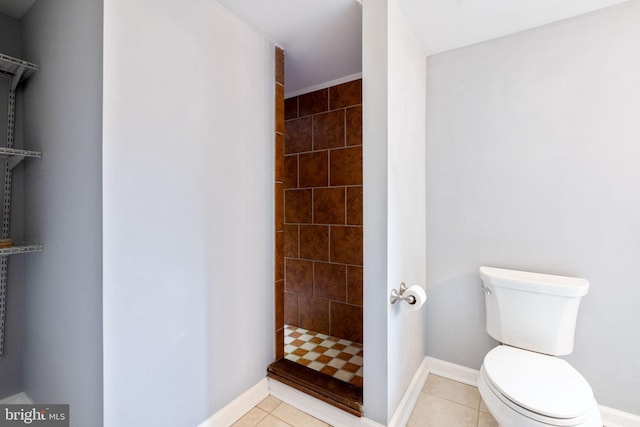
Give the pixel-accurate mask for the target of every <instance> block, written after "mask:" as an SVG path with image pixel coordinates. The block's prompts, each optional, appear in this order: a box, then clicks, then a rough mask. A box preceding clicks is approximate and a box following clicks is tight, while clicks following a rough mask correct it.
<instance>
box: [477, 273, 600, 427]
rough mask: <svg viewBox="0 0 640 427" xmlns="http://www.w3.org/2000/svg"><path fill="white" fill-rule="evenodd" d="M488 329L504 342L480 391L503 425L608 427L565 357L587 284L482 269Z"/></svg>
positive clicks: (490, 356) (488, 364) (487, 363)
mask: <svg viewBox="0 0 640 427" xmlns="http://www.w3.org/2000/svg"><path fill="white" fill-rule="evenodd" d="M480 276H481V277H482V282H483V284H484V285H483V290H484V291H485V303H486V308H487V332H488V333H489V335H491V336H492V337H493V338H495V339H496V340H498V341H499V342H500V345H499V346H497V347H495V348H494V349H493V350H491V351H490V352H489V353H487V355H486V356H485V358H484V362H483V364H482V367H481V368H480V376H479V378H478V388H479V390H480V395H481V396H482V399H483V400H484V402H485V404H486V405H487V408H488V409H489V411H490V412H491V414H492V415H493V417H494V418H495V419H496V420H497V421H498V423H499V424H500V426H502V427H509V426H516V427H529V426H536V427H541V426H580V427H592V426H593V427H602V419H601V417H600V410H599V409H598V404H597V403H596V400H595V399H594V397H593V391H592V390H591V387H590V386H589V384H588V383H587V381H586V380H585V379H584V378H583V377H582V375H580V374H579V373H578V371H576V370H575V369H574V368H573V367H572V366H571V365H569V364H568V363H567V362H566V361H564V360H562V359H559V358H557V357H555V356H562V355H566V354H570V353H571V352H572V351H573V338H574V332H575V326H576V318H577V316H578V307H579V305H580V299H581V298H582V297H583V296H584V295H586V294H587V291H588V290H589V282H587V281H586V280H584V279H577V278H573V277H563V276H552V275H548V274H538V273H527V272H523V271H515V270H503V269H499V268H489V267H480Z"/></svg>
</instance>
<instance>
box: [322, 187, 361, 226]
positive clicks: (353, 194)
mask: <svg viewBox="0 0 640 427" xmlns="http://www.w3.org/2000/svg"><path fill="white" fill-rule="evenodd" d="M314 196H315V194H314ZM347 224H349V225H362V187H347Z"/></svg>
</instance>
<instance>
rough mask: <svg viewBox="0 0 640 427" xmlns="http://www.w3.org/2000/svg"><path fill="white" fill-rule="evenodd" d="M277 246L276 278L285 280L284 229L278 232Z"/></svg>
mask: <svg viewBox="0 0 640 427" xmlns="http://www.w3.org/2000/svg"><path fill="white" fill-rule="evenodd" d="M275 240H276V247H275V256H276V261H275V268H274V270H275V278H274V279H275V280H276V281H279V280H284V231H277V232H276V239H275Z"/></svg>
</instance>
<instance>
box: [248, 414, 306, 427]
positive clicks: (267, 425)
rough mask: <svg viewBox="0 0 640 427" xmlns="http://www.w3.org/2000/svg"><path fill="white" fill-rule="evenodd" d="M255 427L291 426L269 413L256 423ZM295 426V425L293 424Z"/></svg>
mask: <svg viewBox="0 0 640 427" xmlns="http://www.w3.org/2000/svg"><path fill="white" fill-rule="evenodd" d="M256 427H292V426H291V424H288V423H285V422H284V421H282V420H281V419H279V418H276V417H274V416H273V415H271V414H269V415H267V416H266V417H264V419H263V420H262V421H260V422H259V423H258V424H256ZM294 427H297V426H294Z"/></svg>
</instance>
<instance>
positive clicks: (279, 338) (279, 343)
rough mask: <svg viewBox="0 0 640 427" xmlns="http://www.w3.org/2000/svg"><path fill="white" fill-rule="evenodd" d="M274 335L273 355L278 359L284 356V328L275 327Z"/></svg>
mask: <svg viewBox="0 0 640 427" xmlns="http://www.w3.org/2000/svg"><path fill="white" fill-rule="evenodd" d="M274 335H275V341H276V343H275V345H276V351H275V353H276V354H275V357H276V360H280V359H282V358H283V357H284V328H282V329H277V330H276V332H275V334H274Z"/></svg>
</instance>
